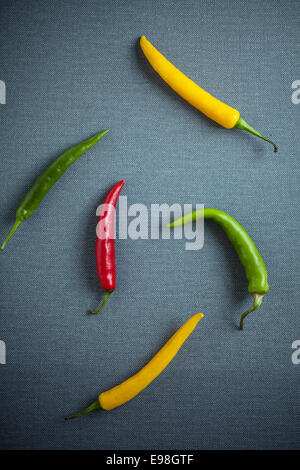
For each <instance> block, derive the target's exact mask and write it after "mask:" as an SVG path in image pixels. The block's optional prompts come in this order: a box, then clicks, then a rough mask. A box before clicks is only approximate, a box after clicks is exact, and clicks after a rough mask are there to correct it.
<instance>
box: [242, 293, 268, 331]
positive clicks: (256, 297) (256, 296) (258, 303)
mask: <svg viewBox="0 0 300 470" xmlns="http://www.w3.org/2000/svg"><path fill="white" fill-rule="evenodd" d="M252 295H253V298H254V301H253V305H252V307H251V308H249V310H247V311H246V312H245V313H243V315H242V316H241V320H240V329H241V330H243V329H244V320H245V318H246V316H247V315H249V313H251V312H254V310H257V309H258V308H259V307H260V306H261V304H262V300H263V297H264V295H265V294H252Z"/></svg>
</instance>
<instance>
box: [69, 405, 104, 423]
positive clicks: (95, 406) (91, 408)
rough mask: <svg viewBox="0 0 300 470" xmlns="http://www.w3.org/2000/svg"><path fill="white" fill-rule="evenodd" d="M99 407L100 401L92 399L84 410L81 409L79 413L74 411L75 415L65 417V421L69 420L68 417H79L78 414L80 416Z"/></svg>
mask: <svg viewBox="0 0 300 470" xmlns="http://www.w3.org/2000/svg"><path fill="white" fill-rule="evenodd" d="M99 408H101V407H100V403H99V400H96V401H93V403H92V404H91V405H90V406H88V407H87V408H85V409H84V410H82V411H79V413H76V414H75V415H72V416H67V417H66V418H64V419H65V421H69V420H70V419H75V418H79V416H82V415H84V414H86V413H89V412H90V411H93V410H98V409H99Z"/></svg>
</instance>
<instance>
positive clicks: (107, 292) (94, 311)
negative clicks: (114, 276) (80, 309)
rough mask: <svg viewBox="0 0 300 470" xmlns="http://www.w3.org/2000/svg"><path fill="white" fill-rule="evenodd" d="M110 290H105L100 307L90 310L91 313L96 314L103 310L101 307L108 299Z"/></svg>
mask: <svg viewBox="0 0 300 470" xmlns="http://www.w3.org/2000/svg"><path fill="white" fill-rule="evenodd" d="M112 292H113V291H112V290H107V291H106V294H105V297H104V300H103V302H102V304H101V305H100V307H99V308H98V310H90V313H92V314H93V315H98V313H100V312H101V310H103V308H104V307H105V304H106V302H107V301H108V299H109V296H110V294H111V293H112Z"/></svg>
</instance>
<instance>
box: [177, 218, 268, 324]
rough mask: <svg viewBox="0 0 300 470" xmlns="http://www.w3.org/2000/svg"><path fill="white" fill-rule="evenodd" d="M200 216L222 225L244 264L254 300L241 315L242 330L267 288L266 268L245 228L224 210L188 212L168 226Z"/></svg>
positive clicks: (259, 303) (184, 222)
mask: <svg viewBox="0 0 300 470" xmlns="http://www.w3.org/2000/svg"><path fill="white" fill-rule="evenodd" d="M202 217H204V218H205V219H212V220H213V221H214V222H216V223H217V224H218V225H220V227H222V229H223V230H224V232H225V233H226V235H227V237H228V239H229V241H230V242H231V244H232V245H233V247H234V249H235V251H236V252H237V255H238V257H239V259H240V261H241V263H242V265H243V266H244V269H245V272H246V277H247V279H248V282H249V283H248V291H249V292H250V294H252V295H253V298H254V302H253V306H252V307H251V308H250V309H249V310H247V311H246V312H245V313H243V315H242V316H241V320H240V328H241V330H242V329H243V326H244V319H245V317H246V316H247V315H248V314H249V313H251V312H253V311H254V310H256V309H258V308H259V307H260V306H261V304H262V300H263V297H264V295H265V294H266V293H267V292H268V290H269V285H268V273H267V269H266V267H265V264H264V262H263V259H262V257H261V255H260V254H259V252H258V250H257V248H256V246H255V244H254V242H253V240H252V239H251V238H250V236H249V235H248V233H247V232H246V230H245V229H244V228H243V227H242V226H241V225H240V224H239V223H238V222H237V221H236V220H235V219H234V218H233V217H231V216H230V215H229V214H226V213H225V212H222V211H220V210H218V209H200V210H197V211H194V212H190V213H189V214H187V215H185V216H184V217H182V218H180V219H177V220H175V221H174V222H172V223H170V224H169V225H168V226H169V227H171V228H174V227H179V226H181V225H184V224H187V223H189V222H192V221H194V220H197V219H200V218H202Z"/></svg>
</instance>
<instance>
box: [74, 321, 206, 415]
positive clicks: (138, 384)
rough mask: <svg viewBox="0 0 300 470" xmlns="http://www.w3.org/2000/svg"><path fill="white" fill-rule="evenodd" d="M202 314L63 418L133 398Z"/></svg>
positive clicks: (186, 335) (170, 357)
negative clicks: (116, 382) (121, 379)
mask: <svg viewBox="0 0 300 470" xmlns="http://www.w3.org/2000/svg"><path fill="white" fill-rule="evenodd" d="M203 316H204V315H203V314H202V313H197V314H196V315H194V316H192V317H191V318H190V319H189V320H188V321H187V322H185V323H184V324H183V325H182V326H181V327H180V328H179V330H177V331H176V333H175V334H174V335H173V336H172V337H171V338H170V339H169V341H167V343H166V344H165V345H164V346H163V347H162V348H161V349H160V351H159V352H158V353H157V354H156V355H155V356H154V357H153V358H152V359H151V361H149V362H148V364H146V365H145V367H143V368H142V369H141V370H140V371H139V372H138V373H137V374H135V375H133V376H132V377H130V378H129V379H127V380H125V382H123V383H121V384H120V385H117V386H116V387H113V388H111V389H110V390H107V391H106V392H103V393H101V394H100V395H99V397H98V399H97V400H96V401H94V402H93V403H92V404H91V405H90V406H88V407H87V408H85V409H84V410H83V411H80V412H79V413H76V414H75V415H73V416H69V417H68V418H65V419H73V418H77V417H78V416H82V415H83V414H85V413H88V412H90V411H92V410H96V409H99V408H102V409H104V410H112V409H113V408H116V407H117V406H120V405H123V404H124V403H126V402H127V401H129V400H131V399H132V398H134V397H135V396H136V395H138V394H139V393H140V392H141V391H142V390H144V388H146V387H147V386H148V385H149V384H150V383H151V382H152V381H153V380H154V379H155V378H156V377H157V376H158V375H159V374H160V373H161V372H162V371H163V370H164V369H165V368H166V367H167V365H168V364H169V363H170V362H171V361H172V359H173V357H174V356H176V354H177V352H178V351H179V349H180V348H181V346H182V345H183V343H184V342H185V340H186V339H187V338H188V336H189V335H190V334H191V333H192V331H193V330H194V329H195V327H196V325H197V323H198V322H199V320H200V319H201V318H202V317H203Z"/></svg>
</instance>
